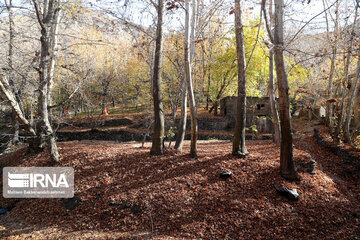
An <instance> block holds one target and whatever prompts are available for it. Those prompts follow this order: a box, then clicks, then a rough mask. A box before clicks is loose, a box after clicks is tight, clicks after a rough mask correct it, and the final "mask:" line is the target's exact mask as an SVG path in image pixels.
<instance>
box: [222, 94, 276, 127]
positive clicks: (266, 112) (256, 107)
mask: <svg viewBox="0 0 360 240" xmlns="http://www.w3.org/2000/svg"><path fill="white" fill-rule="evenodd" d="M236 102H237V97H236V96H232V97H225V98H223V99H222V100H221V101H220V114H221V115H222V116H225V117H226V119H227V121H228V124H229V125H233V124H234V123H235V117H236ZM246 106H247V108H246V127H251V126H253V125H256V127H257V130H258V131H259V132H262V133H271V132H272V130H273V124H272V122H271V120H270V119H271V108H270V98H269V97H262V98H258V97H247V98H246Z"/></svg>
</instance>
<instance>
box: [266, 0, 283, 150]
mask: <svg viewBox="0 0 360 240" xmlns="http://www.w3.org/2000/svg"><path fill="white" fill-rule="evenodd" d="M263 3H265V2H264V1H263ZM263 10H265V9H264V6H263ZM269 15H270V28H272V25H273V4H272V0H270V2H269ZM268 89H269V98H270V108H271V115H272V122H273V125H274V134H273V140H274V142H275V144H276V145H278V146H279V145H280V125H279V115H278V109H277V105H276V98H275V90H274V49H273V48H271V49H270V50H269V87H268Z"/></svg>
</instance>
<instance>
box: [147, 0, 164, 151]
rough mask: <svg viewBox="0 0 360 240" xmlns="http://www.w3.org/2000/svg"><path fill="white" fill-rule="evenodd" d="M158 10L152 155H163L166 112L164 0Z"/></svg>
mask: <svg viewBox="0 0 360 240" xmlns="http://www.w3.org/2000/svg"><path fill="white" fill-rule="evenodd" d="M154 5H155V7H156V9H157V26H156V42H155V57H154V68H153V76H152V83H153V84H152V94H153V101H154V117H155V121H154V132H153V136H152V147H151V150H150V153H151V154H153V155H160V154H163V144H162V142H163V139H164V110H163V105H162V93H161V66H162V48H163V16H164V0H158V3H157V4H156V3H154Z"/></svg>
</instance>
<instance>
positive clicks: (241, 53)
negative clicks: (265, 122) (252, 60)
mask: <svg viewBox="0 0 360 240" xmlns="http://www.w3.org/2000/svg"><path fill="white" fill-rule="evenodd" d="M235 34H236V54H237V60H238V98H237V108H236V123H235V130H234V140H233V147H232V154H233V155H234V156H238V157H242V158H245V157H246V156H247V154H248V152H247V149H246V146H245V127H246V70H245V69H246V64H245V47H244V33H243V25H242V22H241V6H240V0H235Z"/></svg>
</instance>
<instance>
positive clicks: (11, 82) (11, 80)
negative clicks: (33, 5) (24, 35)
mask: <svg viewBox="0 0 360 240" xmlns="http://www.w3.org/2000/svg"><path fill="white" fill-rule="evenodd" d="M5 5H6V8H7V11H8V14H9V15H8V17H9V52H8V67H9V74H8V76H9V80H8V82H9V86H10V87H11V91H12V92H13V94H14V96H15V98H16V100H17V102H20V96H19V95H20V94H19V93H20V90H16V87H15V83H14V78H15V74H14V64H13V61H14V60H13V57H14V53H13V49H14V40H15V26H14V25H15V24H14V13H13V2H12V0H9V1H7V0H5ZM20 107H21V105H20ZM12 125H13V138H12V143H13V144H17V143H18V142H19V123H18V121H17V119H16V113H15V112H13V114H12Z"/></svg>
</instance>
